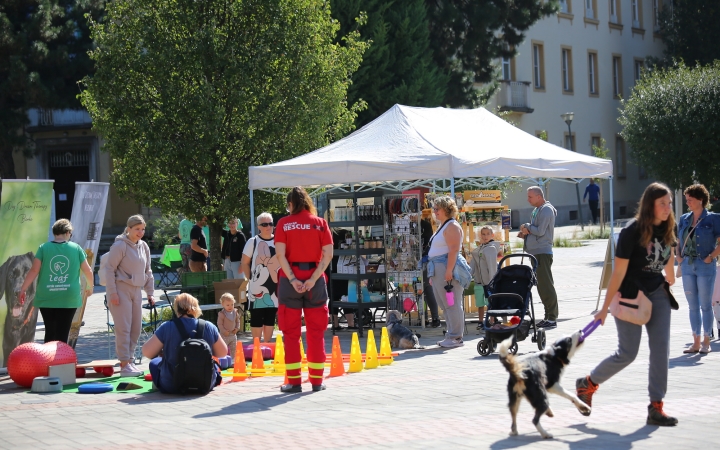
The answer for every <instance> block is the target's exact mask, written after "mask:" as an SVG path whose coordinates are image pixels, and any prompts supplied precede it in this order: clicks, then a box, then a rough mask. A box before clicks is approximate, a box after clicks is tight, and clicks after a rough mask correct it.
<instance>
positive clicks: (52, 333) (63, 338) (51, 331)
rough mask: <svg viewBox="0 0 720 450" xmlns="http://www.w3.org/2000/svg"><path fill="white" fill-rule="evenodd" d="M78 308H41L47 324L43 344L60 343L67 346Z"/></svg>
mask: <svg viewBox="0 0 720 450" xmlns="http://www.w3.org/2000/svg"><path fill="white" fill-rule="evenodd" d="M76 309H77V308H40V313H41V314H42V317H43V322H44V323H45V339H44V340H43V342H52V341H60V342H64V343H66V344H67V341H68V335H69V334H70V326H71V325H72V320H73V316H75V310H76Z"/></svg>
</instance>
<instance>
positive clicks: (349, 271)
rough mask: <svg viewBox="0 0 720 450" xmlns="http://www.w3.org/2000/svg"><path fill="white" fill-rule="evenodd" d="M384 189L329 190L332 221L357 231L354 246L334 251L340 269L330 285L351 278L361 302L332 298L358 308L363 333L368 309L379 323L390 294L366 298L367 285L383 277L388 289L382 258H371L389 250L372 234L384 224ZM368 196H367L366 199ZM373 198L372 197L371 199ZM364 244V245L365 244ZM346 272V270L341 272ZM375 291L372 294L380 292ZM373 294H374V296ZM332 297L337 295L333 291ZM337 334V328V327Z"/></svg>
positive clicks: (334, 304) (340, 305)
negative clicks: (374, 261) (331, 192)
mask: <svg viewBox="0 0 720 450" xmlns="http://www.w3.org/2000/svg"><path fill="white" fill-rule="evenodd" d="M382 198H383V192H382V191H376V192H347V193H342V194H328V195H327V201H328V211H330V212H331V217H332V220H331V221H330V222H329V224H328V225H330V226H331V227H333V228H345V229H349V230H351V231H352V233H353V238H352V241H350V242H349V243H347V244H346V245H347V246H350V247H351V248H341V249H337V250H334V254H335V255H337V256H339V257H340V260H339V261H338V271H337V272H334V273H333V272H331V273H330V280H331V282H330V283H329V287H330V289H331V290H332V284H333V283H332V280H348V281H354V282H355V287H356V292H355V295H356V297H355V298H356V299H357V302H352V301H347V302H342V301H331V302H330V307H331V308H343V310H355V313H356V314H355V324H356V325H357V326H358V334H359V336H361V337H362V336H363V327H364V325H366V324H365V323H364V322H365V320H364V314H363V312H364V311H365V310H370V322H371V324H372V326H374V325H375V313H376V312H377V311H378V310H387V300H386V298H387V297H384V295H383V297H384V298H383V299H382V300H379V301H373V300H370V301H368V300H369V299H368V298H365V295H364V294H363V291H365V292H367V293H369V290H368V289H363V288H364V287H366V285H369V284H376V283H377V282H378V281H380V284H382V290H383V292H384V291H385V285H386V283H385V282H384V281H385V280H386V274H385V270H384V267H385V265H384V264H382V262H381V261H378V262H377V263H375V264H369V263H368V262H369V261H370V259H372V258H373V256H376V257H377V258H378V259H381V257H382V255H384V254H385V248H384V247H383V240H382V239H381V238H379V236H372V234H373V233H372V231H371V230H373V227H375V230H378V231H380V227H382V226H383V224H384V211H383V208H382V204H381V202H382ZM363 199H365V200H363ZM367 199H370V200H367ZM333 200H336V202H335V203H339V202H337V200H340V201H342V202H344V203H346V204H347V206H337V204H336V205H333ZM368 235H369V236H370V238H371V240H370V241H369V243H367V244H366V243H365V237H366V236H368ZM361 244H362V245H361ZM341 271H342V272H344V273H341ZM350 294H351V293H350V292H348V296H350ZM377 295H378V294H374V295H372V294H371V296H372V297H374V296H377ZM372 297H371V298H372ZM330 298H335V296H334V295H333V293H332V292H331V295H330ZM333 334H335V332H334V331H333Z"/></svg>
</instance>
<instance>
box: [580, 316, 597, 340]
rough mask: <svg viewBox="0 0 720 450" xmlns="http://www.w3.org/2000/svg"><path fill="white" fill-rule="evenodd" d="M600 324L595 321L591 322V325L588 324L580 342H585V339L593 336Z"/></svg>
mask: <svg viewBox="0 0 720 450" xmlns="http://www.w3.org/2000/svg"><path fill="white" fill-rule="evenodd" d="M600 323H601V322H600V320H594V321H592V322H590V323H589V324H587V326H586V327H585V328H583V330H582V332H581V334H580V339H579V340H578V342H583V341H584V340H585V338H587V337H588V336H590V335H591V334H592V332H593V331H595V329H596V328H597V327H599V326H600Z"/></svg>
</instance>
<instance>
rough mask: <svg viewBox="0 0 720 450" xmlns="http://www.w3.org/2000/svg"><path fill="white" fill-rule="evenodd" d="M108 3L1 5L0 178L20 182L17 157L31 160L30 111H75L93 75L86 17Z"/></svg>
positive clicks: (23, 0) (36, 0)
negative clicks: (81, 87)
mask: <svg viewBox="0 0 720 450" xmlns="http://www.w3.org/2000/svg"><path fill="white" fill-rule="evenodd" d="M104 3H105V2H104V0H6V1H3V2H2V4H0V178H16V174H15V163H14V161H13V151H16V150H19V151H23V153H24V154H25V156H27V157H30V156H32V153H33V142H32V140H31V139H30V138H29V136H28V135H27V134H26V133H24V130H23V129H24V127H25V126H26V125H27V123H28V117H27V110H28V109H30V108H47V109H51V108H77V107H79V106H80V102H79V101H78V100H77V95H78V92H79V91H78V87H77V82H78V81H80V80H81V79H82V78H83V77H84V76H86V75H87V74H89V73H91V72H92V68H93V64H92V61H91V60H90V58H89V57H88V55H87V51H88V50H89V49H90V48H91V45H92V41H91V40H90V33H89V30H88V28H87V21H86V20H85V18H84V17H83V16H84V15H85V14H90V15H91V16H92V17H94V18H95V19H96V20H97V19H98V18H99V17H100V16H101V14H102V11H103V8H104Z"/></svg>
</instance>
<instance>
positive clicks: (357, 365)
mask: <svg viewBox="0 0 720 450" xmlns="http://www.w3.org/2000/svg"><path fill="white" fill-rule="evenodd" d="M362 370H363V363H362V353H361V352H360V341H358V337H357V333H353V336H352V345H351V346H350V368H349V369H348V372H350V373H353V372H361V371H362Z"/></svg>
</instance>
